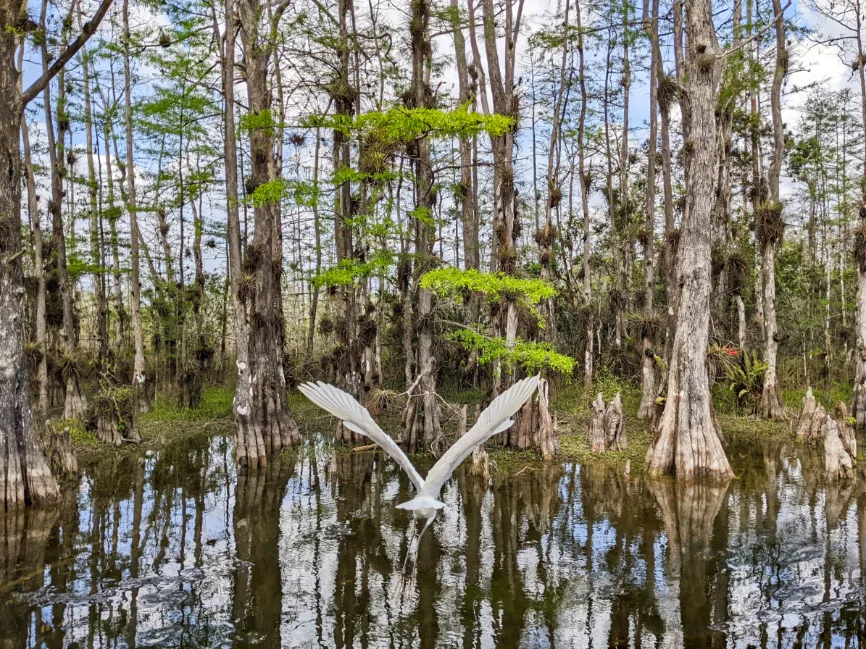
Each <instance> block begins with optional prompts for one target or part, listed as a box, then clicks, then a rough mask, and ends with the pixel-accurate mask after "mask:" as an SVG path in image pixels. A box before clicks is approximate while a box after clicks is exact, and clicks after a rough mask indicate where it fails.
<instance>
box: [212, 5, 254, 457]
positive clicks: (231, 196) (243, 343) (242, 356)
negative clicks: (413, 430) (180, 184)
mask: <svg viewBox="0 0 866 649" xmlns="http://www.w3.org/2000/svg"><path fill="white" fill-rule="evenodd" d="M214 29H215V30H216V31H218V28H217V27H216V26H215V27H214ZM235 33H236V30H235V3H234V0H225V41H224V47H225V50H224V52H222V57H221V58H222V90H223V97H224V102H225V104H224V107H225V109H224V113H223V130H224V133H223V150H224V152H225V158H226V167H225V174H226V175H225V182H226V214H227V216H228V246H229V269H230V275H231V292H232V325H233V328H234V336H235V353H236V356H237V358H236V359H235V366H236V368H237V379H236V380H237V382H236V383H235V397H234V401H233V403H232V409H233V411H234V416H235V458H236V459H237V462H238V464H239V465H241V466H252V467H257V466H258V465H259V464H262V465H263V464H265V463H266V455H265V441H264V438H263V436H262V429H261V428H260V427H259V426H257V425H256V420H255V416H254V414H253V387H252V369H251V365H252V364H251V362H250V334H249V323H248V321H247V300H248V299H249V297H250V295H251V292H252V285H253V282H254V281H255V279H254V276H253V274H252V273H250V274H248V275H247V274H245V273H244V268H243V251H242V250H241V224H240V213H239V210H238V154H237V144H236V142H237V140H236V139H235V138H236V133H235V89H234V84H235V72H234V69H235Z"/></svg>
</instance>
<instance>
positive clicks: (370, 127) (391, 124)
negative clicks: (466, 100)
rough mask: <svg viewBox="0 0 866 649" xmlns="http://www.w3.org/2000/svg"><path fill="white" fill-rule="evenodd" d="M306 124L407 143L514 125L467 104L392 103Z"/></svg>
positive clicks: (315, 118)
mask: <svg viewBox="0 0 866 649" xmlns="http://www.w3.org/2000/svg"><path fill="white" fill-rule="evenodd" d="M304 125H305V126H307V127H310V128H315V127H320V128H328V129H333V130H335V131H339V132H341V133H343V134H344V135H346V136H350V137H351V136H353V135H357V136H361V137H364V136H370V135H374V136H375V138H376V139H378V140H379V141H383V142H392V143H408V142H413V141H414V140H417V139H419V138H423V137H454V136H457V135H466V136H469V135H475V134H479V133H488V134H490V135H492V136H494V137H497V136H501V135H504V134H505V133H507V132H508V131H509V130H511V129H512V128H513V126H514V122H513V120H512V119H511V118H509V117H504V116H502V115H483V114H481V113H476V112H472V111H470V110H469V108H468V106H461V107H460V108H458V109H456V110H452V111H445V110H438V109H435V108H403V107H395V108H391V109H389V110H387V111H385V112H376V111H373V112H368V113H363V114H361V115H358V116H357V117H354V118H352V117H350V116H348V115H327V116H313V117H309V118H307V119H306V120H304Z"/></svg>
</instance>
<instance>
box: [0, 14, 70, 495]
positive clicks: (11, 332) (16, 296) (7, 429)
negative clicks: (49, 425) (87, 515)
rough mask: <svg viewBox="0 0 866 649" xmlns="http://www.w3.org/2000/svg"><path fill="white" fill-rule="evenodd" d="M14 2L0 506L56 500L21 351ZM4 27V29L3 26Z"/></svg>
mask: <svg viewBox="0 0 866 649" xmlns="http://www.w3.org/2000/svg"><path fill="white" fill-rule="evenodd" d="M21 10H22V6H21V3H20V2H18V1H17V0H3V2H2V3H0V507H2V509H3V510H13V509H18V508H20V507H24V506H25V505H30V504H38V503H42V502H49V501H52V500H56V499H57V498H59V496H60V492H59V490H58V488H57V482H56V481H55V480H54V477H53V476H52V475H51V468H50V466H49V464H48V462H47V461H46V459H45V456H44V455H43V453H42V448H41V445H40V443H39V440H38V439H37V437H36V435H35V434H34V430H33V418H32V414H31V410H30V386H29V381H28V374H27V362H26V357H25V355H24V337H25V308H24V294H25V289H24V272H23V268H22V264H21V258H22V255H23V250H22V249H21V183H20V179H21V176H20V170H21V157H20V155H21V149H20V125H21V120H22V114H23V110H24V103H23V100H22V94H21V91H20V90H19V87H18V71H17V70H16V67H15V50H16V43H15V38H16V37H15V30H14V29H11V27H12V25H11V24H10V22H11V21H12V20H15V19H17V18H18V17H19V16H20V15H21V14H20V12H21ZM7 27H8V28H7Z"/></svg>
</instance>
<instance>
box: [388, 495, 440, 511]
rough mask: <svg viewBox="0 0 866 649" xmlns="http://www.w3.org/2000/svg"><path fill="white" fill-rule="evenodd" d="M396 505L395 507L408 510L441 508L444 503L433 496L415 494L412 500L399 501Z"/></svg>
mask: <svg viewBox="0 0 866 649" xmlns="http://www.w3.org/2000/svg"><path fill="white" fill-rule="evenodd" d="M396 507H397V509H408V510H409V511H416V510H418V509H442V508H443V507H445V503H443V502H441V501H439V500H436V499H435V498H431V497H430V496H415V497H414V498H413V499H412V500H407V501H406V502H404V503H400V504H399V505H397V506H396Z"/></svg>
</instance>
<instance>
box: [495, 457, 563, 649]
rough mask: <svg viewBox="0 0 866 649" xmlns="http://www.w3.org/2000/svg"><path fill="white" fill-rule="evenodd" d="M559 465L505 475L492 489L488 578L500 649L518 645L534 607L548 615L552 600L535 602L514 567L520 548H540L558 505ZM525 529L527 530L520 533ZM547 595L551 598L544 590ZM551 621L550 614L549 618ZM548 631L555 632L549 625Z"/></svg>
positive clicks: (541, 466) (538, 549)
mask: <svg viewBox="0 0 866 649" xmlns="http://www.w3.org/2000/svg"><path fill="white" fill-rule="evenodd" d="M561 477H562V467H561V466H560V465H558V464H555V465H554V464H550V463H545V464H542V465H538V466H535V467H531V470H529V471H527V472H525V473H522V474H521V475H514V476H511V477H509V478H507V479H506V480H505V481H504V482H503V483H502V484H501V485H498V486H497V489H496V491H495V492H494V499H493V512H492V520H491V527H492V531H493V541H494V555H493V557H494V564H493V576H492V582H491V590H492V593H491V605H492V608H493V618H494V619H495V620H500V621H501V628H500V629H499V634H498V643H497V646H498V647H517V646H519V644H520V642H521V638H522V636H523V631H524V627H525V624H526V621H527V620H526V613H527V611H528V610H530V609H532V608H537V609H540V610H541V612H542V613H547V612H548V611H549V610H552V609H553V608H554V606H555V602H554V601H549V600H548V601H542V602H533V600H532V598H531V596H530V594H529V593H527V591H526V588H525V587H524V583H523V579H522V576H521V574H520V568H519V566H518V562H517V559H518V554H519V553H520V550H521V546H522V545H524V544H528V545H531V546H533V547H535V548H536V550H537V551H538V552H541V541H542V537H543V536H544V535H545V534H547V533H548V531H549V530H550V525H551V522H552V520H553V517H554V516H555V514H556V512H557V511H558V509H559V505H560V498H559V491H558V486H559V480H560V478H561ZM524 527H525V530H526V531H525V534H522V532H523V529H524ZM544 596H545V598H548V597H552V596H553V595H552V593H548V592H547V589H545V594H544ZM551 621H552V620H551V619H550V618H549V617H548V622H551ZM547 631H548V635H551V634H552V633H553V629H552V628H549V629H548V630H547Z"/></svg>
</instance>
